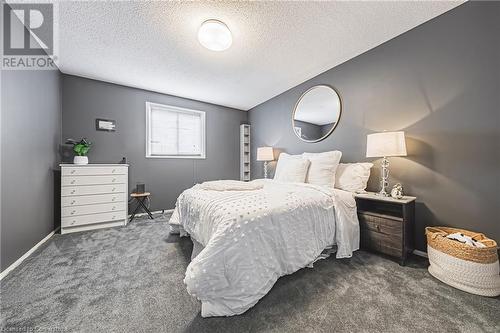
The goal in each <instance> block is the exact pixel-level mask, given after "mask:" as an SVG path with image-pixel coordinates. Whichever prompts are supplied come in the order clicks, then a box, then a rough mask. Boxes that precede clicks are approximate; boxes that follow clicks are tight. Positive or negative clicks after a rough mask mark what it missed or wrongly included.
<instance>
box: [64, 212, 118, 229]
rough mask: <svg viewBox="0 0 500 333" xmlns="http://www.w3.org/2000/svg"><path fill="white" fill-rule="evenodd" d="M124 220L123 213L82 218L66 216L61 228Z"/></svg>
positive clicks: (83, 216)
mask: <svg viewBox="0 0 500 333" xmlns="http://www.w3.org/2000/svg"><path fill="white" fill-rule="evenodd" d="M126 218H127V217H126V215H125V211H121V212H110V213H102V214H90V215H82V216H68V217H63V218H62V219H61V225H62V227H63V228H67V227H76V226H79V225H85V224H94V223H102V222H110V221H119V220H125V219H126Z"/></svg>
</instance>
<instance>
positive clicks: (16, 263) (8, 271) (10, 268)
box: [0, 227, 59, 280]
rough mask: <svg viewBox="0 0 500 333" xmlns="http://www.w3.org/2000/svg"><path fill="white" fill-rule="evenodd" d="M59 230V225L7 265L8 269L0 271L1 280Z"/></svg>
mask: <svg viewBox="0 0 500 333" xmlns="http://www.w3.org/2000/svg"><path fill="white" fill-rule="evenodd" d="M57 230H59V227H57V228H56V229H55V230H54V231H52V232H51V233H50V234H48V235H47V236H45V237H44V238H43V239H42V240H41V241H39V242H38V243H36V244H35V246H33V247H32V248H31V249H29V250H28V252H26V253H25V254H23V255H22V256H21V258H19V259H17V260H16V261H14V263H12V264H11V265H10V266H9V267H7V268H6V269H4V270H3V272H2V273H0V280H2V279H3V278H4V277H6V276H7V274H9V273H10V272H11V271H12V270H13V269H14V268H16V267H17V266H19V265H21V263H22V262H23V261H24V260H25V259H26V258H28V257H29V256H30V255H31V254H32V253H33V252H35V251H36V249H38V248H39V247H40V246H41V245H42V244H43V243H45V242H46V241H48V240H49V238H50V237H52V236H53V235H54V234H55V233H56V232H57Z"/></svg>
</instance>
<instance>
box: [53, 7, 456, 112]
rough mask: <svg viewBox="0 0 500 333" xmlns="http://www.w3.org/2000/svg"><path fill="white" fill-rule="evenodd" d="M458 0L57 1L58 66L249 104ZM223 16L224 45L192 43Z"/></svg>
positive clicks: (244, 106) (242, 106)
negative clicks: (229, 41) (227, 38)
mask: <svg viewBox="0 0 500 333" xmlns="http://www.w3.org/2000/svg"><path fill="white" fill-rule="evenodd" d="M460 3H461V2H456V1H455V2H447V1H437V2H429V1H425V2H397V1H396V2H391V1H387V2H357V1H356V2H354V1H348V2H347V1H346V2H111V1H107V2H79V1H78V2H59V8H58V11H59V16H58V19H57V20H56V21H58V25H59V27H58V32H59V55H58V58H59V59H58V65H59V67H60V69H61V71H62V72H64V73H69V74H75V75H80V76H84V77H89V78H93V79H98V80H103V81H108V82H114V83H119V84H123V85H127V86H132V87H137V88H142V89H147V90H152V91H157V92H161V93H166V94H172V95H177V96H182V97H187V98H192V99H196V100H201V101H205V102H210V103H215V104H220V105H225V106H230V107H235V108H238V109H242V110H248V109H250V108H252V107H254V106H256V105H258V104H260V103H262V102H264V101H266V100H268V99H270V98H271V97H274V96H276V95H278V94H280V93H282V92H284V91H286V90H288V89H290V88H292V87H293V86H295V85H297V84H299V83H301V82H303V81H305V80H307V79H309V78H311V77H314V76H316V75H317V74H319V73H321V72H324V71H325V70H327V69H329V68H332V67H334V66H336V65H338V64H340V63H342V62H344V61H346V60H349V59H351V58H353V57H355V56H357V55H359V54H361V53H363V52H365V51H367V50H369V49H371V48H373V47H375V46H377V45H380V44H381V43H383V42H385V41H387V40H389V39H391V38H393V37H395V36H397V35H399V34H401V33H403V32H405V31H407V30H409V29H411V28H414V27H415V26H417V25H419V24H421V23H423V22H425V21H428V20H429V19H432V18H433V17H436V16H437V15H440V14H442V13H444V12H446V11H448V10H450V9H452V8H453V7H456V6H458V5H459V4H460ZM210 18H216V19H219V20H222V21H223V22H225V23H226V24H227V25H228V27H229V28H230V29H231V31H232V33H233V45H232V46H231V48H229V49H228V50H226V51H224V52H213V51H209V50H207V49H205V48H203V47H202V46H201V45H200V44H199V43H198V41H197V37H196V36H197V30H198V27H199V25H200V24H201V23H202V22H203V21H205V20H206V19H210Z"/></svg>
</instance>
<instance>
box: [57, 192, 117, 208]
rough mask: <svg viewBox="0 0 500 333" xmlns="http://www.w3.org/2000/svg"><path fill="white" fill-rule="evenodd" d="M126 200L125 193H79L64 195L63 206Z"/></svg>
mask: <svg viewBox="0 0 500 333" xmlns="http://www.w3.org/2000/svg"><path fill="white" fill-rule="evenodd" d="M122 201H125V195H124V194H123V193H117V194H98V195H79V196H72V197H62V198H61V206H62V207H71V206H81V205H93V204H100V203H113V202H122Z"/></svg>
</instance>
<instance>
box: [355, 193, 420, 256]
mask: <svg viewBox="0 0 500 333" xmlns="http://www.w3.org/2000/svg"><path fill="white" fill-rule="evenodd" d="M355 197H356V203H357V207H358V218H359V225H360V233H361V239H360V240H361V244H360V245H361V248H363V249H367V250H372V251H376V252H380V253H383V254H386V255H389V256H391V257H394V258H397V259H398V260H399V263H400V265H404V264H405V262H406V258H407V256H408V254H409V253H410V252H411V251H412V250H413V228H414V222H415V200H416V197H410V196H404V197H403V198H402V199H393V198H392V197H383V196H380V195H378V194H375V193H373V192H367V193H363V194H356V195H355Z"/></svg>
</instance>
